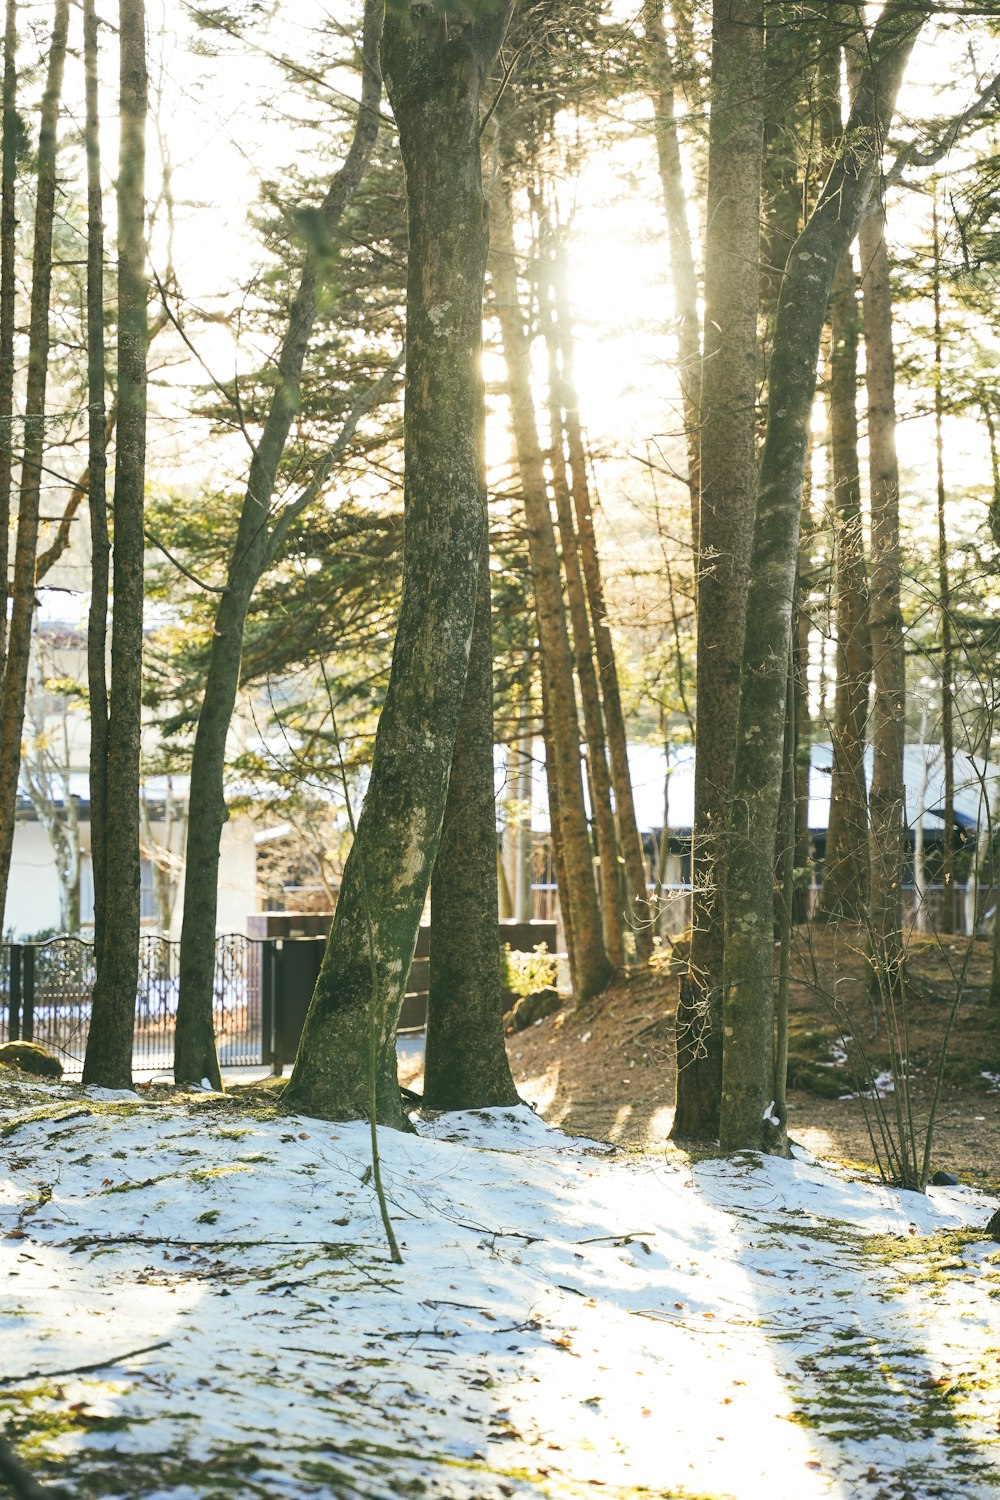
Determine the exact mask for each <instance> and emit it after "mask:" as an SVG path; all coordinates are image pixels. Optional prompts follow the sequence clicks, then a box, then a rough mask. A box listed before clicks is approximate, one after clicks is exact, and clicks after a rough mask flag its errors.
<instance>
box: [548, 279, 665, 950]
mask: <svg viewBox="0 0 1000 1500" xmlns="http://www.w3.org/2000/svg"><path fill="white" fill-rule="evenodd" d="M553 273H554V280H553V290H554V293H555V297H556V323H555V326H556V332H557V335H558V339H559V353H560V360H561V371H562V400H563V414H564V418H565V427H566V446H567V450H568V453H569V469H570V481H571V486H572V492H573V508H574V510H575V512H576V524H577V535H578V541H579V548H580V561H581V563H582V564H583V577H584V582H585V584H586V588H587V603H588V606H589V609H590V621H591V625H592V627H593V631H594V649H595V651H596V653H597V670H598V673H599V675H600V689H601V702H602V706H603V709H604V725H605V730H606V732H607V741H608V753H609V755H610V758H611V784H612V787H613V789H614V795H615V810H616V813H617V818H618V837H619V840H620V842H621V851H622V857H623V859H624V861H625V885H626V895H627V897H628V919H629V924H630V926H631V929H632V934H633V940H634V942H635V956H636V959H637V960H638V962H639V963H648V961H649V958H650V956H651V954H652V952H653V927H652V922H651V919H650V908H649V894H648V892H647V889H646V857H645V855H644V853H643V848H642V839H641V837H640V834H639V826H638V823H637V820H636V815H635V799H634V797H633V795H632V773H631V771H630V770H629V763H628V735H627V731H626V725H625V712H624V709H623V708H622V695H621V688H620V686H619V681H618V662H617V659H616V656H615V643H614V639H613V637H612V635H611V626H610V623H609V620H608V607H607V603H606V601H605V598H604V579H603V576H602V571H601V558H600V553H599V552H598V549H597V534H596V532H595V530H594V508H593V497H592V495H591V485H590V480H589V478H588V475H587V452H586V446H585V443H584V438H583V426H582V423H581V421H580V402H579V397H578V393H577V388H576V379H575V375H574V367H573V333H572V328H571V326H570V313H569V298H568V296H567V293H566V268H565V261H564V259H563V258H562V257H561V256H559V257H557V259H556V261H555V263H554V266H553Z"/></svg>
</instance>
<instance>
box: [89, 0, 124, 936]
mask: <svg viewBox="0 0 1000 1500" xmlns="http://www.w3.org/2000/svg"><path fill="white" fill-rule="evenodd" d="M83 47H84V63H85V69H86V127H85V139H86V151H87V408H88V410H87V424H88V425H87V455H88V457H87V491H88V508H89V513H90V555H91V563H90V612H89V616H88V623H87V686H88V690H89V694H90V704H89V708H90V862H91V867H92V870H93V885H94V949H95V951H96V952H100V951H101V948H102V947H103V944H104V896H105V891H106V889H107V864H106V857H105V835H106V830H107V817H108V813H107V808H108V800H107V769H108V765H107V757H108V682H107V638H108V598H109V593H110V565H111V544H110V540H109V538H108V513H107V439H108V433H107V430H106V427H105V405H106V388H105V387H106V381H105V371H104V196H103V192H102V188H101V141H100V123H101V122H100V111H99V102H100V101H99V92H98V43H97V11H96V8H95V0H84V7H83ZM116 420H117V417H116Z"/></svg>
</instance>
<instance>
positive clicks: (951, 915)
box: [934, 197, 955, 932]
mask: <svg viewBox="0 0 1000 1500" xmlns="http://www.w3.org/2000/svg"><path fill="white" fill-rule="evenodd" d="M942 346H943V338H942V331H941V239H940V234H939V231H938V213H937V198H936V197H935V199H934V453H935V460H936V469H937V525H938V555H937V567H938V608H939V610H940V612H941V753H942V755H943V756H944V810H943V826H942V833H941V838H942V843H941V884H942V886H943V887H944V892H943V900H942V903H941V930H942V932H954V931H955V708H954V701H955V691H954V661H953V656H952V638H951V582H950V579H949V577H948V532H947V526H946V522H945V501H946V498H947V496H946V491H945V482H944V365H943V362H942V352H943V347H942Z"/></svg>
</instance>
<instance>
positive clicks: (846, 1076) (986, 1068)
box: [415, 924, 1000, 1191]
mask: <svg viewBox="0 0 1000 1500" xmlns="http://www.w3.org/2000/svg"><path fill="white" fill-rule="evenodd" d="M665 958H666V956H665ZM680 959H681V952H680V950H678V953H677V955H676V958H675V961H674V962H673V963H669V962H666V961H663V962H661V964H660V965H659V971H658V972H656V973H653V972H648V971H647V972H646V973H644V974H642V975H641V976H636V977H633V978H631V979H624V980H619V981H618V982H617V983H616V984H614V985H613V986H612V987H611V989H609V990H608V991H607V993H606V994H605V995H603V996H601V997H600V998H599V999H598V1000H596V1001H595V1002H593V1003H592V1004H590V1005H588V1006H586V1007H584V1008H581V1009H572V1008H569V1007H566V1006H564V1008H563V1009H562V1010H560V1011H557V1012H556V1013H555V1014H554V1015H552V1016H549V1017H547V1018H546V1019H545V1020H542V1021H539V1022H537V1023H536V1024H535V1025H534V1026H531V1027H529V1028H528V1029H527V1030H525V1031H522V1032H518V1033H515V1034H514V1035H512V1036H510V1037H509V1038H508V1052H509V1055H510V1058H511V1066H512V1068H513V1071H514V1076H515V1078H516V1079H517V1081H518V1086H519V1088H520V1091H521V1094H522V1096H523V1097H524V1098H525V1099H526V1100H528V1101H529V1102H530V1103H531V1104H532V1105H533V1106H534V1107H535V1108H536V1109H538V1111H539V1112H540V1113H541V1115H542V1116H543V1117H544V1118H545V1119H546V1120H548V1121H549V1122H550V1123H552V1124H554V1125H558V1126H559V1127H560V1128H561V1129H563V1130H566V1131H569V1132H571V1133H575V1134H578V1135H587V1136H592V1137H594V1138H595V1139H597V1140H603V1141H611V1142H614V1143H615V1144H617V1145H633V1146H641V1147H643V1148H646V1149H650V1148H653V1149H663V1148H665V1147H666V1143H667V1137H668V1135H669V1131H670V1127H671V1124H672V1122H673V1105H674V1088H675V1073H676V1070H675V1055H674V1014H675V1010H676V1005H677V993H678V986H679V971H680V968H681V962H680ZM990 965H991V945H990V943H989V942H983V941H982V940H979V941H975V942H969V941H968V940H967V939H965V938H948V939H940V938H936V937H929V936H927V937H925V936H922V935H920V934H917V933H912V934H910V935H909V937H908V939H907V977H908V990H907V1004H906V1022H907V1027H908V1047H907V1051H908V1054H909V1060H910V1064H911V1071H912V1107H913V1115H914V1119H915V1123H916V1126H917V1131H918V1134H919V1135H920V1137H921V1139H922V1138H923V1135H924V1133H925V1127H926V1122H927V1118H928V1112H929V1106H930V1099H931V1095H932V1093H933V1088H934V1083H935V1077H936V1072H937V1067H938V1061H939V1058H940V1056H941V1051H942V1046H943V1043H944V1037H945V1031H946V1028H947V1025H948V1022H949V1019H950V1016H951V1012H952V1008H953V1002H954V1000H955V997H956V995H959V996H960V999H959V1005H958V1009H957V1013H956V1014H955V1017H954V1026H953V1030H952V1033H951V1038H950V1042H949V1045H948V1049H947V1056H946V1059H945V1066H944V1080H943V1087H942V1093H941V1100H940V1104H939V1107H938V1113H937V1122H936V1128H935V1132H934V1142H933V1152H932V1170H944V1171H949V1172H953V1173H954V1174H955V1175H956V1176H958V1177H959V1179H960V1181H962V1182H965V1183H970V1184H974V1185H978V1186H980V1187H983V1188H987V1189H990V1190H993V1191H997V1190H1000V1011H995V1010H990V1008H989V1007H988V1003H987V1000H988V992H989V981H990ZM789 1013H790V1020H789V1027H790V1048H789V1082H790V1085H791V1087H790V1088H789V1093H788V1106H789V1115H788V1128H789V1134H790V1135H791V1137H792V1138H793V1139H794V1140H796V1141H798V1142H799V1143H800V1144H801V1145H803V1146H805V1147H806V1148H807V1149H808V1150H809V1151H811V1152H813V1153H814V1154H815V1155H816V1156H817V1157H821V1158H822V1157H829V1158H833V1159H836V1160H839V1161H845V1162H854V1163H861V1164H865V1165H866V1166H872V1165H874V1163H875V1152H874V1150H873V1147H872V1141H871V1137H870V1134H869V1129H868V1122H871V1124H872V1125H873V1126H874V1128H875V1133H876V1140H877V1141H878V1142H879V1144H880V1146H881V1134H880V1132H879V1129H878V1120H877V1116H878V1115H879V1113H880V1112H884V1114H885V1116H886V1119H887V1122H888V1126H889V1129H890V1130H891V1131H893V1132H894V1131H895V1129H896V1113H895V1108H896V1100H895V1097H894V1095H893V1093H892V1092H891V1091H889V1090H888V1088H887V1084H888V1080H887V1079H886V1078H885V1073H886V1070H887V1068H888V1063H889V1053H888V1048H887V1038H886V1029H885V1025H884V1023H883V1021H882V1020H881V1018H880V1017H879V1016H878V1015H877V1014H876V1011H875V1010H874V1009H873V1007H872V1004H871V1001H870V1000H869V997H868V992H867V970H866V964H865V958H864V935H863V933H861V932H860V931H859V930H858V929H857V928H856V927H851V926H849V925H847V924H841V925H839V926H834V927H821V926H810V927H803V928H801V929H799V930H798V931H797V932H796V935H795V953H794V960H793V963H792V968H791V986H790V995H789ZM854 1036H856V1037H857V1038H858V1040H859V1042H860V1051H863V1053H864V1055H865V1057H866V1058H867V1059H868V1062H869V1063H870V1065H871V1071H872V1073H874V1075H875V1078H876V1081H877V1083H878V1085H879V1087H878V1090H877V1092H878V1094H879V1095H880V1097H878V1098H875V1099H870V1098H869V1099H865V1098H861V1097H859V1094H860V1093H862V1092H865V1091H867V1092H869V1093H870V1092H872V1091H871V1089H870V1088H869V1089H867V1090H863V1089H862V1087H861V1085H862V1084H864V1085H867V1084H870V1082H871V1078H870V1077H864V1076H860V1077H859V1073H860V1074H862V1075H863V1074H864V1063H863V1062H862V1061H861V1057H860V1052H859V1048H858V1046H857V1045H856V1044H855V1043H854V1042H853V1041H851V1040H849V1038H852V1037H854ZM845 1038H848V1040H847V1042H846V1045H845ZM845 1054H849V1055H848V1056H847V1057H846V1058H845ZM418 1084H419V1080H418V1082H417V1084H415V1086H418ZM883 1154H884V1153H883Z"/></svg>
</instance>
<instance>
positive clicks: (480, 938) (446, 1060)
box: [424, 518, 518, 1109]
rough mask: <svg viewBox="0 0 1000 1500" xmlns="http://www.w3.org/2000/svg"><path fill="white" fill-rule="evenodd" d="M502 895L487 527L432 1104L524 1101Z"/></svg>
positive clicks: (434, 1023) (433, 1053) (444, 859)
mask: <svg viewBox="0 0 1000 1500" xmlns="http://www.w3.org/2000/svg"><path fill="white" fill-rule="evenodd" d="M484 530H485V518H484ZM497 904H498V903H497V824H496V793H495V788H494V782H493V631H492V628H491V620H490V569H489V544H488V538H487V537H486V536H484V540H483V557H482V560H481V561H480V564H479V584H478V595H477V601H476V623H475V628H474V630H473V633H472V649H471V651H470V653H469V672H468V676H467V677H466V679H465V700H464V702H463V704H462V716H461V718H460V719H459V723H458V734H457V737H456V739H455V753H454V756H453V758H452V763H451V779H450V781H449V783H448V801H447V804H446V806H445V814H444V824H443V827H442V830H441V846H440V848H439V849H438V854H437V859H436V860H435V862H434V875H433V878H432V880H431V962H430V986H429V994H428V1000H427V1049H426V1056H425V1059H424V1104H425V1106H426V1107H427V1108H428V1109H487V1108H489V1107H491V1106H495V1105H500V1104H516V1103H517V1102H518V1096H517V1089H516V1088H515V1087H514V1080H513V1078H512V1077H511V1072H510V1063H509V1062H508V1061H507V1049H506V1046H505V1044H504V1031H503V996H502V986H501V983H500V929H499V925H498V922H497Z"/></svg>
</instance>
